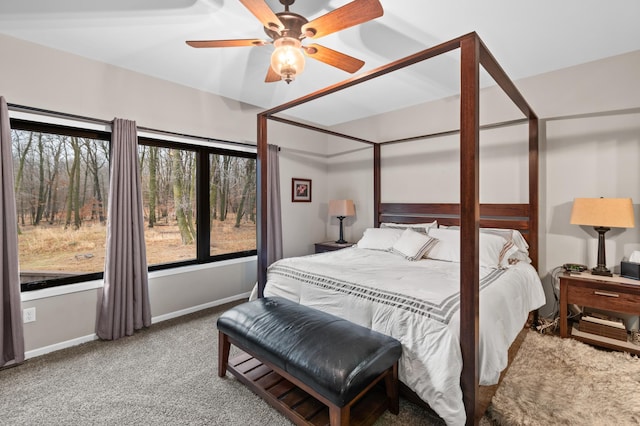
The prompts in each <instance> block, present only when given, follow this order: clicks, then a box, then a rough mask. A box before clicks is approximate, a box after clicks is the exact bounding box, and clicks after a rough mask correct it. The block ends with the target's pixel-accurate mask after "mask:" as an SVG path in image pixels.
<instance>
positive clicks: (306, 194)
mask: <svg viewBox="0 0 640 426" xmlns="http://www.w3.org/2000/svg"><path fill="white" fill-rule="evenodd" d="M291 201H292V202H294V203H296V202H297V203H310V202H311V179H300V178H292V179H291Z"/></svg>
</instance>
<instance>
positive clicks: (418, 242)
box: [391, 228, 438, 260]
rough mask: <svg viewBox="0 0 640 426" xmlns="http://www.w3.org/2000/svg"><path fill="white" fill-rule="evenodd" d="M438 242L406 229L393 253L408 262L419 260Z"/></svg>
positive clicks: (395, 244)
mask: <svg viewBox="0 0 640 426" xmlns="http://www.w3.org/2000/svg"><path fill="white" fill-rule="evenodd" d="M437 242H438V240H436V239H435V238H432V237H430V236H428V235H426V234H422V233H419V232H416V231H412V230H411V229H410V228H407V229H405V230H404V231H403V232H402V235H400V238H399V239H398V241H396V242H395V243H394V244H393V247H392V248H391V251H392V252H394V253H397V254H399V255H401V256H403V257H404V258H405V259H407V260H418V259H420V258H422V257H423V256H424V255H425V254H427V253H428V252H429V250H431V249H432V248H433V246H434V245H435V244H436V243H437Z"/></svg>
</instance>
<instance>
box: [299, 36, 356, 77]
mask: <svg viewBox="0 0 640 426" xmlns="http://www.w3.org/2000/svg"><path fill="white" fill-rule="evenodd" d="M304 52H305V53H306V54H307V56H309V57H310V58H313V59H317V60H319V61H321V62H324V63H325V64H329V65H331V66H334V67H336V68H340V69H341V70H343V71H346V72H349V73H354V72H356V71H358V70H359V69H360V68H362V66H363V65H364V61H361V60H360V59H357V58H354V57H353V56H349V55H345V54H344V53H340V52H337V51H335V50H333V49H329V48H328V47H324V46H320V45H319V44H315V43H314V44H311V45H309V46H305V47H304Z"/></svg>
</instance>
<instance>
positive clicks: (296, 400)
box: [227, 352, 388, 426]
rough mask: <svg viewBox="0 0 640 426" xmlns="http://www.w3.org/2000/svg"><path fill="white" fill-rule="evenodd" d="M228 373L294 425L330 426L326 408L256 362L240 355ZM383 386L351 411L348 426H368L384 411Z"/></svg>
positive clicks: (385, 401)
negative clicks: (349, 425)
mask: <svg viewBox="0 0 640 426" xmlns="http://www.w3.org/2000/svg"><path fill="white" fill-rule="evenodd" d="M227 369H228V371H229V372H230V373H231V374H233V375H234V376H235V377H236V378H237V379H238V380H239V381H241V382H242V383H244V384H245V385H246V386H247V387H248V388H249V389H251V390H252V391H253V392H254V393H256V394H257V395H259V396H260V397H262V398H263V399H264V400H265V401H267V402H268V403H269V404H270V405H271V406H273V407H274V408H275V409H277V410H278V411H280V412H281V413H282V414H283V415H285V416H286V417H287V418H289V419H290V420H291V421H293V422H294V423H295V424H297V425H314V426H325V425H327V426H328V425H329V407H327V406H326V405H324V404H323V403H322V402H320V401H318V400H317V399H315V398H314V397H312V396H311V395H309V394H308V393H306V392H305V391H303V390H302V389H300V388H299V387H297V386H296V385H294V384H293V383H291V382H289V381H288V380H286V379H285V378H283V377H282V376H280V375H279V374H278V373H276V372H275V371H273V370H272V369H271V368H269V367H268V366H266V365H264V364H263V363H262V362H261V361H260V360H258V359H257V358H254V357H252V356H251V355H249V354H247V353H244V352H242V353H241V354H239V355H238V356H236V357H235V358H233V359H230V360H229V364H228V366H227ZM387 405H388V401H387V396H386V393H385V390H384V386H381V385H380V386H375V387H373V388H372V389H371V390H370V391H369V392H368V393H367V394H366V395H365V396H363V397H362V398H361V399H360V400H359V401H358V402H356V403H355V405H354V406H353V407H351V422H350V424H351V425H358V426H364V425H371V424H373V423H375V421H376V420H377V419H378V418H379V417H380V416H381V415H382V414H383V413H384V412H385V411H386V410H387Z"/></svg>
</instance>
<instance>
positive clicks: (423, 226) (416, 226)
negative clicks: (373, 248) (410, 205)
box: [380, 220, 438, 234]
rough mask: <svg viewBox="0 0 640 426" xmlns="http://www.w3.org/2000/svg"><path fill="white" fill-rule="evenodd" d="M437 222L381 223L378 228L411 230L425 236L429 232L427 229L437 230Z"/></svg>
mask: <svg viewBox="0 0 640 426" xmlns="http://www.w3.org/2000/svg"><path fill="white" fill-rule="evenodd" d="M437 227H438V221H436V220H434V221H433V222H428V223H393V222H382V223H381V224H380V228H395V229H403V230H404V229H412V230H414V231H416V232H421V233H423V234H426V233H427V232H428V231H429V228H437Z"/></svg>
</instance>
